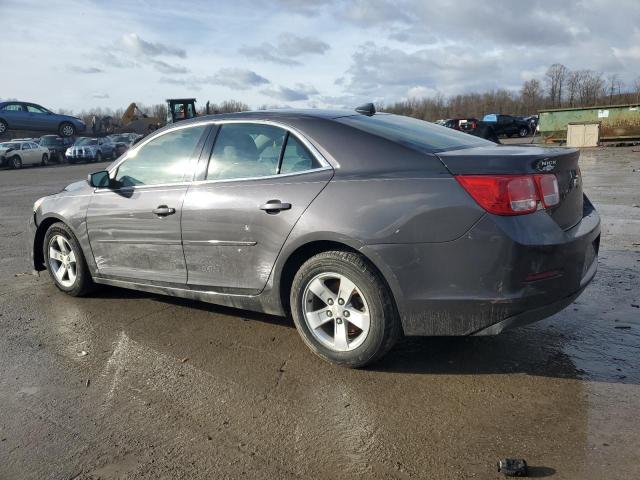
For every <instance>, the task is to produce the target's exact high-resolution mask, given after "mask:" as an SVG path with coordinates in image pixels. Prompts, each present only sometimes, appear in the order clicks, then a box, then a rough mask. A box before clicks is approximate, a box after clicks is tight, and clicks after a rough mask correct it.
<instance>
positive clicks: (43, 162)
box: [40, 153, 49, 166]
mask: <svg viewBox="0 0 640 480" xmlns="http://www.w3.org/2000/svg"><path fill="white" fill-rule="evenodd" d="M48 161H49V155H47V154H46V153H45V154H44V155H42V161H41V162H40V164H41V165H42V166H45V165H46V164H47V162H48Z"/></svg>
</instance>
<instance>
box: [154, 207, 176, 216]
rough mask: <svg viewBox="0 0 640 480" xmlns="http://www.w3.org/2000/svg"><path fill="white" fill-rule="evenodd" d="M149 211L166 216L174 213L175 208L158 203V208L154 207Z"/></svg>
mask: <svg viewBox="0 0 640 480" xmlns="http://www.w3.org/2000/svg"><path fill="white" fill-rule="evenodd" d="M151 211H152V212H153V213H155V214H156V215H157V216H159V217H166V216H167V215H173V214H174V213H176V209H175V208H169V207H167V206H166V205H160V206H159V207H158V208H154V209H153V210H151Z"/></svg>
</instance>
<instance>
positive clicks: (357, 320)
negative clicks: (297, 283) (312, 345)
mask: <svg viewBox="0 0 640 480" xmlns="http://www.w3.org/2000/svg"><path fill="white" fill-rule="evenodd" d="M302 302H303V312H304V320H305V322H306V324H307V327H308V328H309V331H310V332H311V334H312V335H313V336H314V337H315V338H316V339H317V340H318V341H319V342H320V343H322V344H323V345H325V346H326V347H328V348H330V349H332V350H334V351H337V352H346V351H350V350H354V349H356V348H358V347H359V346H360V345H362V343H363V342H364V341H365V339H366V338H367V335H368V334H369V328H370V324H371V318H370V315H369V307H368V305H367V301H366V299H365V297H364V295H363V294H362V292H361V290H360V289H359V288H358V287H357V286H356V285H355V284H354V283H353V282H352V281H351V280H350V279H349V278H347V277H346V276H345V275H342V274H339V273H333V272H327V273H321V274H319V275H316V276H315V277H314V278H313V279H312V280H311V281H310V282H309V283H308V284H307V286H306V287H305V290H304V294H303V296H302Z"/></svg>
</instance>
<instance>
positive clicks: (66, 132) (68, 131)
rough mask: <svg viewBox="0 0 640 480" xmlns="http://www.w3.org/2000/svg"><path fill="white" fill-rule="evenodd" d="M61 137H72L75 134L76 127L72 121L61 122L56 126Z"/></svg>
mask: <svg viewBox="0 0 640 480" xmlns="http://www.w3.org/2000/svg"><path fill="white" fill-rule="evenodd" d="M58 133H59V134H60V136H61V137H73V136H74V135H75V134H76V127H74V126H73V124H72V123H69V122H62V123H61V124H60V127H59V128H58Z"/></svg>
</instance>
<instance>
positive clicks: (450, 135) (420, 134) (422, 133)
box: [336, 114, 495, 152]
mask: <svg viewBox="0 0 640 480" xmlns="http://www.w3.org/2000/svg"><path fill="white" fill-rule="evenodd" d="M336 121H337V122H340V123H344V124H346V125H350V126H352V127H355V128H358V129H360V130H364V131H365V132H367V133H371V134H373V135H377V136H379V137H382V138H386V139H387V140H391V141H392V142H396V143H399V144H401V145H405V146H407V147H410V148H415V149H418V150H422V151H427V152H443V151H447V150H459V149H461V148H472V147H482V146H488V145H495V144H493V143H491V142H489V141H488V140H483V139H481V138H478V137H473V136H471V135H469V134H467V133H462V132H459V131H456V130H452V129H450V128H446V127H442V126H440V125H436V124H434V123H430V122H425V121H423V120H417V119H415V118H409V117H403V116H400V115H386V114H382V115H380V114H378V115H374V116H372V117H367V116H365V115H354V116H351V117H343V118H338V119H336Z"/></svg>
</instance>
